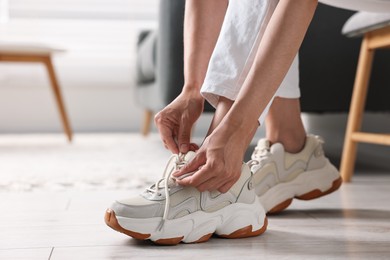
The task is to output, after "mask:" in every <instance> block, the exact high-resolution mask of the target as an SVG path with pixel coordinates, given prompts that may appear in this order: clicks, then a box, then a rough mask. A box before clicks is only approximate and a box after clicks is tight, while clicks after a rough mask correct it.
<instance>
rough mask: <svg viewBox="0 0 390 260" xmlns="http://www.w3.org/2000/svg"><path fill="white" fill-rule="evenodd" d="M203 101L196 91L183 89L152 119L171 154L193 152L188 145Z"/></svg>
mask: <svg viewBox="0 0 390 260" xmlns="http://www.w3.org/2000/svg"><path fill="white" fill-rule="evenodd" d="M203 107H204V99H203V97H202V96H201V95H200V93H199V90H198V89H191V88H183V91H182V93H181V94H180V95H179V96H178V97H177V98H176V99H175V100H174V101H172V102H171V103H170V104H169V105H168V106H166V107H165V108H164V109H163V110H161V111H160V112H159V113H158V114H157V115H156V116H155V118H154V121H155V123H156V126H157V128H158V131H159V132H160V137H161V140H162V141H163V143H164V145H165V147H166V148H167V149H168V150H170V151H171V152H172V153H175V154H178V153H179V152H181V153H187V152H188V151H190V150H192V151H195V150H197V149H198V148H199V147H198V146H197V145H196V144H192V143H190V138H191V130H192V126H193V125H194V123H195V122H196V120H198V118H199V117H200V115H201V114H202V112H203Z"/></svg>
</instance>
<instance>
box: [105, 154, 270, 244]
mask: <svg viewBox="0 0 390 260" xmlns="http://www.w3.org/2000/svg"><path fill="white" fill-rule="evenodd" d="M194 155H195V153H194V152H189V153H187V154H186V155H181V156H179V155H173V156H172V157H171V159H170V160H169V162H168V165H167V167H166V169H165V172H164V176H163V178H162V179H161V180H159V181H158V182H157V183H156V184H154V185H152V186H151V187H150V188H148V189H146V190H145V191H144V192H143V193H142V194H140V195H139V196H137V197H133V198H129V199H124V200H118V201H116V202H114V203H113V205H112V206H111V208H110V209H108V210H107V211H106V215H105V222H106V224H107V225H108V226H110V227H111V228H113V229H114V230H117V231H119V232H122V233H125V234H127V235H129V236H131V237H133V238H136V239H141V240H146V239H149V240H151V241H153V242H155V243H156V244H163V245H175V244H178V243H180V242H184V243H199V242H205V241H207V240H208V239H209V238H210V237H211V236H212V234H213V233H215V234H217V235H218V236H221V237H224V238H243V237H251V236H257V235H260V234H262V233H263V232H265V230H266V227H267V219H266V216H265V211H264V208H263V207H262V205H261V204H260V202H259V199H258V197H257V196H256V194H255V192H254V189H253V188H252V187H253V186H252V185H251V179H252V173H251V171H250V169H249V166H248V165H246V164H243V166H242V172H241V177H240V179H239V180H238V181H237V182H236V183H235V184H234V185H233V187H232V188H231V189H230V190H229V191H228V192H227V193H225V194H222V193H220V192H208V191H206V192H199V191H198V190H197V189H196V188H193V187H182V186H178V185H176V183H175V181H174V180H173V179H172V178H171V174H172V173H173V172H174V171H175V170H177V169H179V168H181V167H182V166H183V165H185V164H186V163H188V162H189V161H190V160H191V159H192V158H193V157H194Z"/></svg>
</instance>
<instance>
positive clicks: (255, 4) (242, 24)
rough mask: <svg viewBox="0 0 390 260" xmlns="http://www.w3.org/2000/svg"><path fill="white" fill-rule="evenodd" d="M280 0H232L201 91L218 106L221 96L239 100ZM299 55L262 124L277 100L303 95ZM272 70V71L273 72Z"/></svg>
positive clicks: (261, 121)
mask: <svg viewBox="0 0 390 260" xmlns="http://www.w3.org/2000/svg"><path fill="white" fill-rule="evenodd" d="M278 2H279V0H230V1H229V6H228V9H227V12H226V15H225V19H224V22H223V25H222V28H221V32H220V35H219V38H218V41H217V43H216V46H215V49H214V51H213V54H212V56H211V59H210V62H209V66H208V70H207V74H206V78H205V81H204V83H203V86H202V89H201V93H202V95H203V97H204V98H205V99H206V100H207V101H208V102H209V103H210V104H211V105H213V106H214V107H216V106H217V104H218V99H219V97H220V96H222V97H225V98H228V99H230V100H235V99H236V97H237V95H238V93H239V91H240V89H241V87H242V85H243V83H244V81H245V78H246V77H247V75H248V72H249V70H250V68H251V67H252V64H253V62H254V59H255V55H256V52H257V49H258V46H259V44H260V41H261V39H262V37H263V35H264V32H265V29H266V27H267V25H268V22H269V20H270V18H271V16H272V14H273V12H274V11H275V8H276V6H277V4H278ZM298 63H299V62H298V55H297V57H296V58H295V60H294V62H293V64H292V65H291V68H290V70H289V71H288V73H287V75H286V77H285V79H284V81H283V83H282V84H281V85H280V87H279V89H278V90H277V91H276V93H275V94H274V97H273V98H272V99H271V100H270V102H269V103H268V105H267V107H266V108H265V110H264V111H263V113H262V114H261V116H260V118H259V122H260V124H262V123H263V122H264V119H265V117H266V115H267V113H268V111H269V107H270V106H271V104H272V101H273V99H274V98H275V97H276V96H278V97H283V98H299V97H300V90H299V69H298V65H299V64H298ZM270 73H271V72H270Z"/></svg>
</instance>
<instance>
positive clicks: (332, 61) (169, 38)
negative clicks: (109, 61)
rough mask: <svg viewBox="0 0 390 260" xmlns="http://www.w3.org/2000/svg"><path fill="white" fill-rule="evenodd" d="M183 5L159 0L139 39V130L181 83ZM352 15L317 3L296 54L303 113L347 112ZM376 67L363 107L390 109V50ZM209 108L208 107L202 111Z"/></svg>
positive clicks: (356, 44)
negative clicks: (149, 27) (346, 31)
mask: <svg viewBox="0 0 390 260" xmlns="http://www.w3.org/2000/svg"><path fill="white" fill-rule="evenodd" d="M184 5H185V1H184V0H169V1H166V0H162V1H161V3H160V11H159V12H160V13H159V31H158V32H157V33H156V32H144V33H142V34H141V35H140V38H139V43H138V50H139V53H138V57H139V59H138V66H137V67H138V73H137V75H138V84H137V88H136V92H137V95H136V97H137V103H138V104H139V105H140V106H141V107H142V108H143V109H145V111H146V117H145V122H144V130H143V132H144V134H146V133H147V132H148V131H149V127H150V121H151V115H152V114H153V113H154V112H157V111H159V110H160V109H161V108H163V107H164V106H165V105H167V104H169V103H170V102H171V101H172V100H173V99H174V98H175V97H176V96H177V95H178V94H179V93H180V91H181V88H182V86H183V19H184ZM353 13H354V12H351V11H346V10H342V9H337V8H333V7H329V6H326V5H322V4H320V5H319V7H318V9H317V12H316V14H315V17H314V19H313V22H312V24H311V26H310V28H309V30H308V33H307V35H306V37H305V40H304V42H303V45H302V47H301V50H300V54H299V55H300V87H301V92H302V98H301V102H302V111H304V112H317V113H318V112H346V111H348V109H349V102H350V100H351V93H352V87H353V83H354V78H355V73H356V63H357V59H358V54H359V49H360V43H361V39H359V38H353V39H351V38H347V37H345V36H343V35H342V34H341V29H342V27H343V25H344V23H345V22H346V20H347V19H348V18H349V17H350V16H351V15H352V14H353ZM143 62H146V63H147V64H146V65H145V64H142V63H143ZM375 66H376V67H377V68H376V69H374V70H373V71H374V74H373V75H372V81H371V89H372V91H371V92H372V94H371V95H370V96H369V97H368V100H367V109H368V110H371V111H390V102H388V97H389V96H390V88H384V87H381V86H383V85H385V84H387V85H388V84H389V82H390V75H389V74H388V73H384V71H390V54H389V53H383V54H381V55H380V57H377V59H376V61H375ZM378 68H379V69H378ZM211 110H212V107H211V106H209V105H207V106H206V109H205V111H211Z"/></svg>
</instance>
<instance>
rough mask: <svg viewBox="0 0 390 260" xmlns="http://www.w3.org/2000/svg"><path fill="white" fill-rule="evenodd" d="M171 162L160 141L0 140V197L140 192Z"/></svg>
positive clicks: (93, 137)
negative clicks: (1, 193) (59, 192)
mask: <svg viewBox="0 0 390 260" xmlns="http://www.w3.org/2000/svg"><path fill="white" fill-rule="evenodd" d="M169 156H170V153H169V152H168V151H166V150H165V149H164V148H163V146H162V144H161V142H160V140H159V138H158V136H157V135H151V136H149V137H147V138H144V137H142V136H140V135H139V134H76V135H75V140H74V142H73V143H72V144H68V143H67V142H66V140H65V137H64V136H63V135H60V134H58V135H47V134H45V135H0V191H10V190H12V191H35V190H69V189H76V190H91V189H94V190H102V189H135V188H137V189H140V188H143V187H144V186H145V185H147V184H150V183H153V182H155V181H156V180H157V179H158V178H159V177H160V176H161V175H162V171H163V169H164V167H165V164H166V162H167V160H168V158H169Z"/></svg>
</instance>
